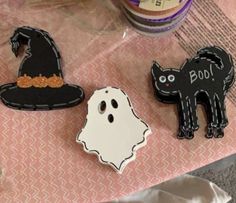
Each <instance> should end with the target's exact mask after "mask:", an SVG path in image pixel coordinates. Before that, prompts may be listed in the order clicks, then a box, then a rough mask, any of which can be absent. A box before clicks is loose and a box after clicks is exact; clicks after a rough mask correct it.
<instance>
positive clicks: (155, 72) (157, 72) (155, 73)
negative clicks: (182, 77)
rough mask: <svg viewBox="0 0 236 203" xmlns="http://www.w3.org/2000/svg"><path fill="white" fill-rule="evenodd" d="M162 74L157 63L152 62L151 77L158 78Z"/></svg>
mask: <svg viewBox="0 0 236 203" xmlns="http://www.w3.org/2000/svg"><path fill="white" fill-rule="evenodd" d="M162 73H163V69H162V67H161V66H160V64H159V63H157V62H156V61H153V65H152V75H153V76H159V75H161V74H162Z"/></svg>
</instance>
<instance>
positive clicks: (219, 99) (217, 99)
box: [214, 93, 228, 138]
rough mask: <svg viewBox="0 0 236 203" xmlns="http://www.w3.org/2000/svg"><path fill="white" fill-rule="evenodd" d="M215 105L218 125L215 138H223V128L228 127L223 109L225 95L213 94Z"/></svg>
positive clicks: (224, 109)
mask: <svg viewBox="0 0 236 203" xmlns="http://www.w3.org/2000/svg"><path fill="white" fill-rule="evenodd" d="M215 103H216V106H217V113H218V119H219V123H218V126H217V132H216V133H215V135H214V136H215V137H216V138H222V137H224V128H225V127H226V126H227V125H228V119H227V116H226V108H225V95H224V94H223V93H222V94H217V93H216V94H215Z"/></svg>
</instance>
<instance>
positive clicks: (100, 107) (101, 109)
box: [98, 101, 107, 114]
mask: <svg viewBox="0 0 236 203" xmlns="http://www.w3.org/2000/svg"><path fill="white" fill-rule="evenodd" d="M106 108H107V104H106V102H105V101H101V103H100V104H99V105H98V111H99V113H100V114H103V113H104V112H105V111H106Z"/></svg>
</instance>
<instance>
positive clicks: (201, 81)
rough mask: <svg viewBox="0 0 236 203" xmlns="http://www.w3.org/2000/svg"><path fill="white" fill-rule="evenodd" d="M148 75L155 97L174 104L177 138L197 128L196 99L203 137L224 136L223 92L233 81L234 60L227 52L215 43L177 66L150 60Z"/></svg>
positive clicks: (225, 121)
mask: <svg viewBox="0 0 236 203" xmlns="http://www.w3.org/2000/svg"><path fill="white" fill-rule="evenodd" d="M152 77H153V84H154V89H155V93H156V96H157V98H158V99H159V100H160V101H162V102H165V103H177V104H178V109H179V135H178V138H187V139H192V138H193V136H194V131H196V130H197V129H198V127H199V126H198V122H197V112H196V108H197V103H201V104H203V105H204V106H205V109H206V113H207V119H208V126H207V133H206V137H207V138H212V137H216V138H220V137H223V136H224V128H225V127H226V126H227V124H228V119H227V115H226V108H225V96H226V93H227V91H228V90H229V89H230V87H231V86H232V85H233V83H234V64H233V60H232V57H231V56H230V55H229V54H228V53H226V52H225V51H224V50H223V49H221V48H219V47H214V46H213V47H206V48H203V49H201V50H199V51H198V53H197V55H196V56H195V57H193V58H192V59H189V60H187V61H186V62H185V63H184V65H183V66H182V67H181V69H173V68H171V69H163V68H162V67H161V66H160V65H159V64H158V63H157V62H154V64H153V66H152Z"/></svg>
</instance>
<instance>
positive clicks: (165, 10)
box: [122, 0, 193, 35]
mask: <svg viewBox="0 0 236 203" xmlns="http://www.w3.org/2000/svg"><path fill="white" fill-rule="evenodd" d="M192 1H193V0H182V1H176V0H151V1H149V0H145V1H142V0H122V7H123V8H122V10H123V12H124V14H125V16H126V18H127V20H128V21H129V23H130V24H131V25H132V26H133V27H135V28H136V29H137V30H139V31H141V33H151V34H154V35H155V34H160V33H166V32H170V31H172V30H174V29H176V28H177V27H179V25H180V24H181V23H182V22H183V20H184V19H185V17H186V15H187V13H188V11H189V8H190V7H191V4H192ZM153 7H158V8H153Z"/></svg>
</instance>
